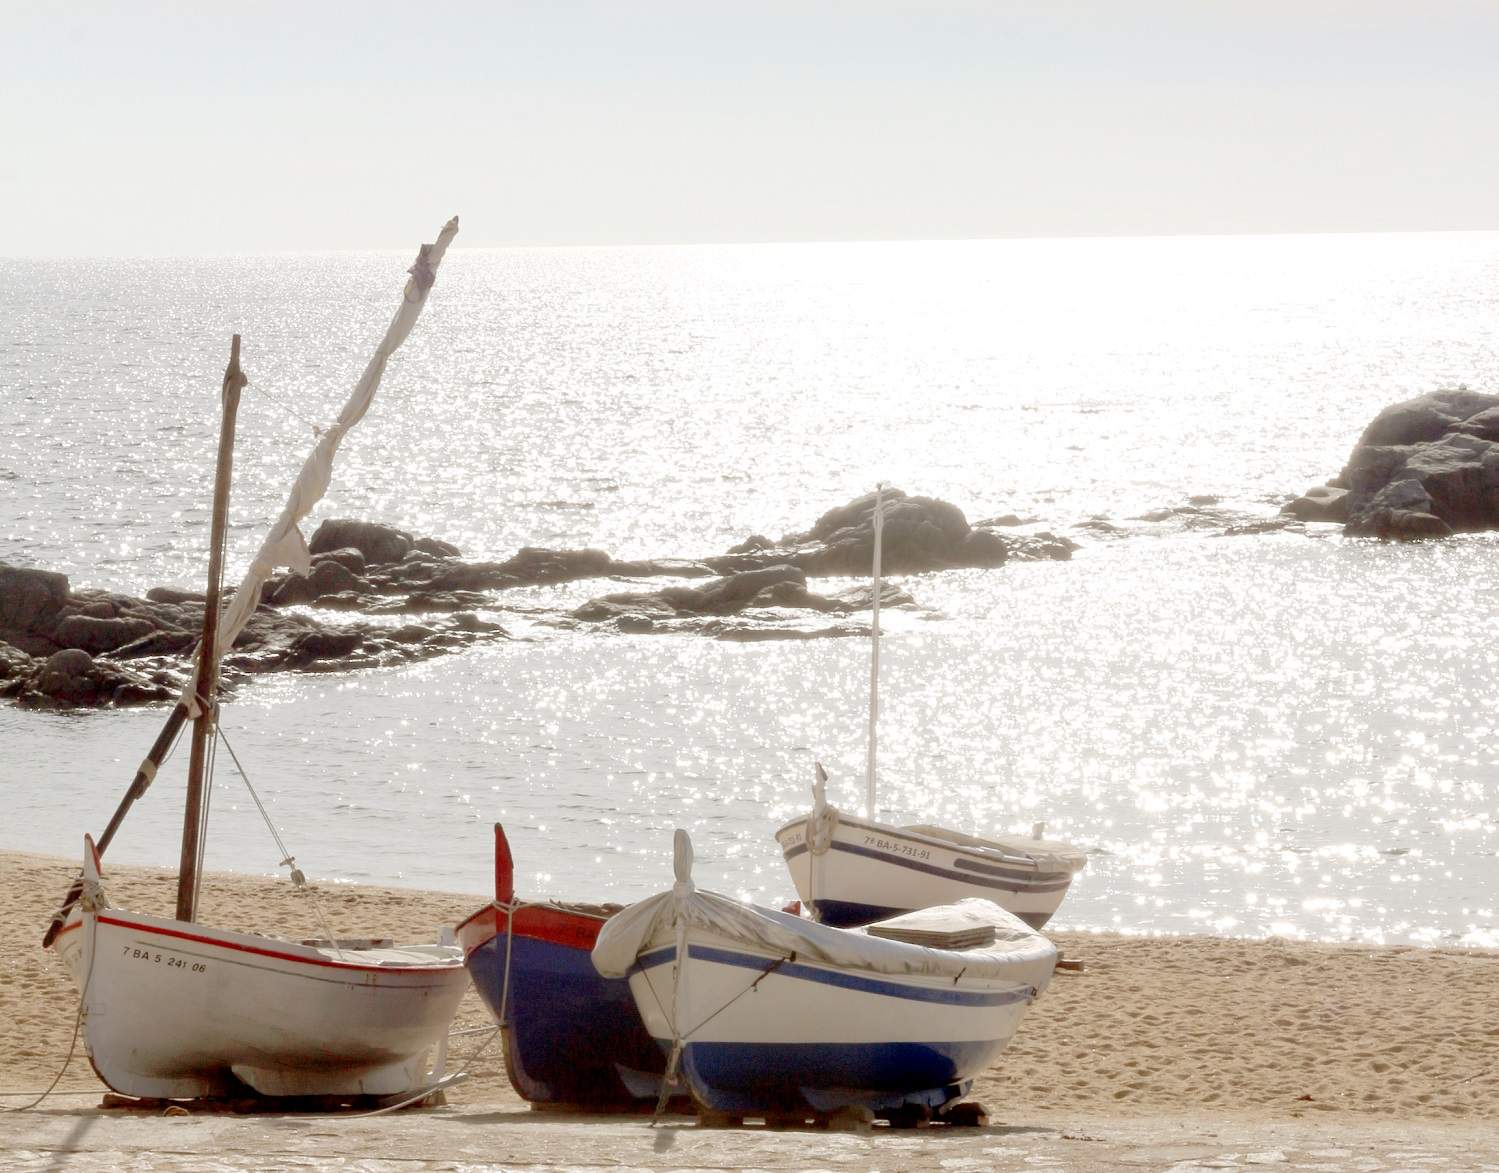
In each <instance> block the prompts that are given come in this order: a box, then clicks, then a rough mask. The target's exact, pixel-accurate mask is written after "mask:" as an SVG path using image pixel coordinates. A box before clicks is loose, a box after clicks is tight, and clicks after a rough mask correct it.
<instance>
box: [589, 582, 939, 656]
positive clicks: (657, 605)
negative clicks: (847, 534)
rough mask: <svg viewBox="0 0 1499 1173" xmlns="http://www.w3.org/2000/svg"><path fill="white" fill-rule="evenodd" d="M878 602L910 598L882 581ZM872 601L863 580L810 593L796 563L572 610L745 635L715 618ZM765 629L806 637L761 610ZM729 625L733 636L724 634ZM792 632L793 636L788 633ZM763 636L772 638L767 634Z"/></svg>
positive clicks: (599, 618)
mask: <svg viewBox="0 0 1499 1173" xmlns="http://www.w3.org/2000/svg"><path fill="white" fill-rule="evenodd" d="M880 585H881V589H880V606H882V607H909V606H913V605H914V600H913V599H912V598H911V596H910V595H909V594H907V593H906V592H905V591H903V590H901V589H900V588H898V587H896V586H895V585H894V584H893V583H888V582H885V583H881V584H880ZM873 605H874V591H873V589H872V587H871V586H869V585H861V586H857V587H854V588H852V589H851V590H848V591H843V592H840V593H838V594H834V595H819V594H814V593H813V592H812V591H809V590H808V589H807V576H806V573H805V572H804V571H802V570H800V569H799V568H797V567H795V566H784V565H783V566H767V567H765V568H763V569H760V570H744V571H740V572H739V573H738V574H731V575H727V576H725V577H724V578H719V579H714V580H713V581H712V582H709V583H706V584H705V585H703V586H701V587H666V588H664V589H662V590H659V591H646V592H620V593H615V594H609V595H602V596H600V597H599V598H596V599H590V600H589V601H588V602H587V603H585V604H583V606H581V607H579V608H577V609H576V610H575V611H573V612H572V617H573V618H575V619H579V620H582V621H583V622H585V623H606V622H607V623H613V624H614V626H615V627H616V628H617V629H619V630H621V631H629V632H641V631H675V632H681V631H698V632H701V633H703V634H708V635H714V636H717V637H719V638H739V639H745V638H749V637H748V636H746V635H745V634H744V631H745V627H746V625H743V624H739V625H732V627H726V626H725V625H724V624H722V623H720V622H717V620H719V619H721V618H722V617H724V616H729V615H738V616H743V615H754V613H755V612H757V611H758V612H764V611H768V610H770V609H778V610H781V611H804V612H813V613H816V614H819V615H828V614H838V615H848V614H851V613H853V612H856V611H868V610H870V609H871V608H872V607H873ZM754 617H755V618H758V619H759V620H760V621H761V622H762V626H763V629H764V630H765V631H766V632H767V633H769V632H772V631H774V632H777V633H779V638H797V637H798V636H801V637H805V635H806V634H807V628H805V627H804V626H801V625H798V624H788V623H787V622H785V619H786V617H785V616H784V615H782V616H774V615H765V614H761V615H758V616H754ZM729 630H733V631H736V632H737V633H738V634H737V635H734V636H726V634H725V633H726V632H727V631H729ZM818 631H819V634H822V635H851V634H862V633H864V631H865V629H864V628H862V627H852V626H850V627H846V628H836V629H834V628H827V627H821V628H819V629H818ZM793 632H795V633H796V634H795V635H793V634H792V633H793ZM765 638H775V637H773V636H771V635H769V634H767V635H766V636H765Z"/></svg>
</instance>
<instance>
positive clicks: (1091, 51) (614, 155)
mask: <svg viewBox="0 0 1499 1173" xmlns="http://www.w3.org/2000/svg"><path fill="white" fill-rule="evenodd" d="M0 46H3V57H0V61H3V65H0V142H3V144H4V148H5V149H4V152H3V156H0V256H18V255H20V256H27V255H47V254H59V253H75V254H76V253H82V254H96V253H102V254H126V255H135V254H163V253H168V254H171V253H184V254H196V253H233V252H269V251H280V250H288V249H346V248H381V247H401V248H405V247H407V246H408V245H409V243H410V241H411V240H412V239H413V237H414V235H415V236H421V235H422V234H423V233H426V234H427V235H428V236H430V235H431V232H432V231H435V228H436V226H437V225H438V224H440V223H441V221H442V220H443V219H444V218H445V217H446V216H447V215H449V214H450V213H452V212H458V213H460V214H461V215H462V216H463V221H464V236H463V239H462V243H464V244H465V245H469V246H473V245H505V244H596V243H619V244H632V243H663V242H710V241H741V240H750V241H768V240H845V239H853V240H863V239H902V238H922V239H925V238H965V237H990V236H1072V235H1098V234H1106V235H1139V234H1162V233H1165V234H1178V233H1226V232H1325V231H1386V230H1426V229H1471V228H1481V229H1494V228H1499V0H1471V2H1461V0H1420V2H1417V0H1357V2H1355V0H1348V2H1342V0H1337V2H1334V0H1324V2H1319V0H1294V2H1289V0H1287V2H1283V0H1180V2H1170V0H1095V2H1085V3H1067V2H1066V0H1034V2H1029V3H1001V2H995V3H987V4H984V3H949V2H944V0H929V2H927V3H897V2H894V0H890V2H881V0H864V2H862V3H831V2H820V0H800V2H787V3H779V2H750V0H739V2H738V3H721V2H717V0H682V2H668V0H615V2H586V0H578V2H569V0H554V2H550V3H547V2H541V0H535V2H524V3H506V2H503V0H492V2H489V3H444V2H442V0H433V2H431V3H425V4H423V3H414V2H411V0H406V2H403V3H385V2H383V0H362V2H360V3H343V2H327V3H320V2H317V0H302V2H298V3H272V2H264V0H235V2H234V3H217V2H214V0H198V2H196V3H187V2H182V3H173V2H170V0H119V2H117V3H110V4H106V3H89V2H84V0H69V2H42V3H22V2H20V0H0Z"/></svg>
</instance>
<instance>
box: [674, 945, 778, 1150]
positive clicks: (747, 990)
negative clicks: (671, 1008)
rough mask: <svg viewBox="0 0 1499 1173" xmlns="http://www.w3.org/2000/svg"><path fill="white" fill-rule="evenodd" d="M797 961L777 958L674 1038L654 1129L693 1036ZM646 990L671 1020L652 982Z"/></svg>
mask: <svg viewBox="0 0 1499 1173" xmlns="http://www.w3.org/2000/svg"><path fill="white" fill-rule="evenodd" d="M795 960H796V953H795V952H793V953H791V955H790V956H788V957H777V958H776V959H775V960H774V961H772V962H771V963H770V964H769V965H767V966H766V967H765V968H764V969H762V970H761V971H760V972H759V973H757V974H756V975H755V979H754V981H752V982H750V984H749V985H747V986H745V987H744V989H742V990H740V991H739V993H737V994H735V995H734V996H733V997H732V998H730V999H729V1000H728V1001H727V1002H725V1003H724V1004H723V1005H722V1006H720V1007H719V1008H718V1009H717V1010H715V1011H714V1012H713V1013H712V1014H710V1015H708V1017H707V1018H705V1019H703V1020H702V1021H701V1022H699V1023H698V1024H697V1025H696V1026H694V1027H692V1028H691V1029H690V1030H687V1031H684V1032H683V1033H682V1034H681V1035H678V1036H674V1037H673V1038H672V1040H671V1054H670V1055H669V1056H667V1060H666V1074H665V1075H663V1076H662V1077H661V1094H660V1095H659V1096H657V1097H656V1107H655V1109H654V1110H653V1111H652V1112H651V1127H652V1128H654V1127H655V1126H656V1120H657V1119H658V1118H659V1117H660V1115H661V1113H662V1112H663V1111H664V1110H665V1109H666V1103H667V1101H668V1100H669V1099H670V1098H671V1085H672V1080H673V1077H674V1076H675V1075H676V1069H677V1063H678V1061H679V1060H680V1059H681V1057H682V1049H683V1047H685V1046H686V1044H687V1040H688V1039H690V1038H691V1037H692V1036H693V1035H695V1034H697V1032H698V1031H700V1030H702V1029H703V1027H705V1026H707V1025H708V1024H709V1023H710V1022H712V1021H713V1020H714V1019H715V1018H717V1017H718V1016H719V1015H720V1014H722V1013H723V1012H724V1011H725V1010H727V1009H728V1008H729V1007H730V1006H732V1005H734V1003H735V1002H737V1001H739V999H740V998H743V997H744V996H745V995H746V994H752V993H754V992H755V987H756V986H758V985H759V984H760V983H761V982H762V981H764V980H765V979H766V978H767V977H769V976H770V975H771V974H773V973H775V971H776V970H778V969H780V968H781V966H783V965H786V964H787V963H789V962H794V961H795ZM683 963H684V964H685V959H683ZM646 988H647V989H649V990H650V991H651V997H652V998H655V999H656V1009H658V1010H660V1011H661V1012H662V1015H663V1017H666V1018H668V1019H670V1017H671V1016H670V1015H668V1014H666V1011H665V1007H663V1006H662V1005H661V999H660V998H659V997H657V996H656V989H655V986H653V985H652V984H651V983H650V982H646ZM673 1025H675V1023H673Z"/></svg>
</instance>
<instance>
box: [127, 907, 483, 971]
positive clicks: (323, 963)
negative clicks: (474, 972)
mask: <svg viewBox="0 0 1499 1173" xmlns="http://www.w3.org/2000/svg"><path fill="white" fill-rule="evenodd" d="M99 923H100V924H101V925H115V926H116V927H118V928H122V929H132V930H134V931H136V932H141V933H155V934H156V935H157V936H159V937H174V938H176V939H177V940H180V941H193V942H196V943H197V944H200V945H212V946H213V947H214V948H216V949H228V950H231V951H233V952H235V953H250V954H253V955H254V956H257V957H272V958H275V959H276V960H277V961H290V962H293V963H294V964H297V965H312V966H319V967H321V968H324V969H342V970H351V971H354V972H357V973H412V974H416V973H433V972H442V971H444V970H449V969H458V968H461V966H462V962H460V961H456V960H455V961H434V962H432V963H431V964H430V965H406V964H401V963H399V962H397V963H394V964H391V965H360V964H358V963H356V962H352V961H335V960H333V959H332V958H331V957H303V956H300V955H299V954H296V953H282V952H279V951H278V950H275V949H261V948H258V947H256V946H253V945H239V944H235V943H234V942H232V941H221V940H218V939H217V938H214V937H204V936H201V935H199V934H197V933H185V932H183V931H182V930H181V929H166V928H161V927H159V926H157V925H149V924H141V923H139V922H137V921H128V920H117V919H116V918H114V917H112V916H106V915H104V914H103V913H100V914H99Z"/></svg>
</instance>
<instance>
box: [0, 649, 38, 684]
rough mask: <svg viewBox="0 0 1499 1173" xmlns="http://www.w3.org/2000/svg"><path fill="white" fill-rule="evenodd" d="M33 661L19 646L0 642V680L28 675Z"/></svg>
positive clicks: (33, 663)
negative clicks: (15, 646)
mask: <svg viewBox="0 0 1499 1173" xmlns="http://www.w3.org/2000/svg"><path fill="white" fill-rule="evenodd" d="M34 666H35V662H34V661H33V660H32V658H31V657H30V656H28V655H27V654H26V653H25V652H23V651H21V649H20V648H13V647H11V646H10V644H6V643H0V680H16V679H19V678H21V677H29V676H30V675H31V673H32V670H33V668H34Z"/></svg>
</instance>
